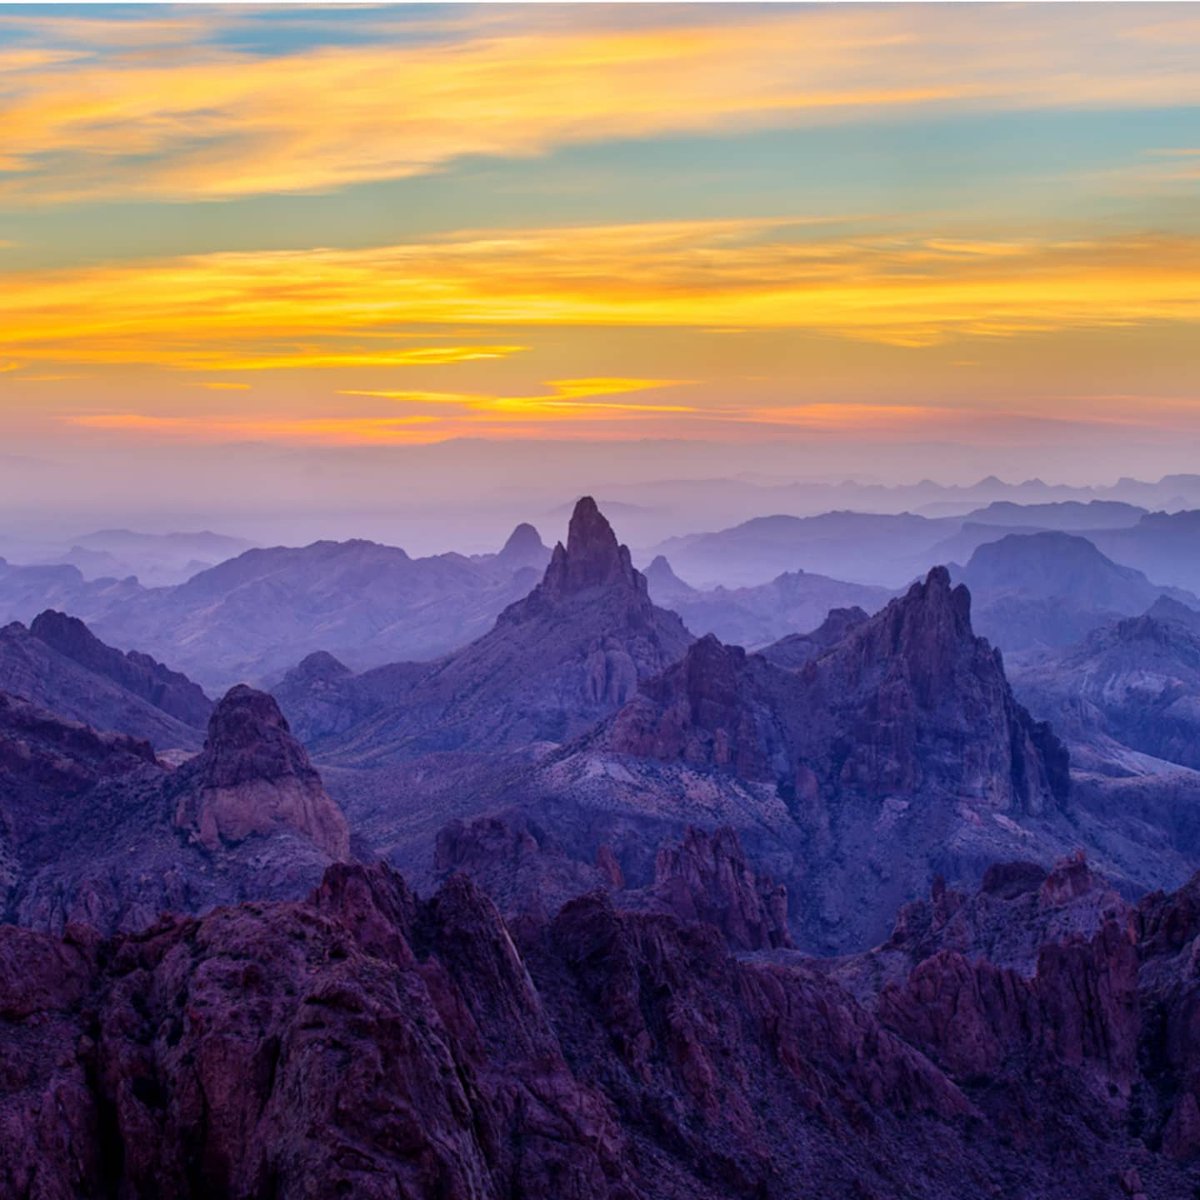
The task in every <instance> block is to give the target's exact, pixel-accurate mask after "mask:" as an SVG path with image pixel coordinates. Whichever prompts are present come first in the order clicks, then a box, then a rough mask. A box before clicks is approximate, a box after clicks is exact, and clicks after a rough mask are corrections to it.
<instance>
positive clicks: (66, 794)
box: [0, 689, 347, 933]
mask: <svg viewBox="0 0 1200 1200" xmlns="http://www.w3.org/2000/svg"><path fill="white" fill-rule="evenodd" d="M246 691H247V692H249V689H246ZM256 697H257V698H258V699H257V701H256V700H255V699H254V698H256ZM235 700H236V698H235ZM264 701H265V702H266V703H265V704H264V703H263V702H264ZM256 704H257V705H259V706H261V708H260V711H259V712H257V713H254V712H253V711H252V712H251V713H249V714H247V713H246V712H244V711H243V712H241V713H240V714H239V713H238V712H236V711H233V712H231V711H230V710H229V708H226V709H225V711H224V712H222V710H221V709H220V708H219V709H218V713H217V714H214V724H215V725H216V728H215V729H214V735H215V737H211V738H210V746H209V750H208V751H206V752H205V754H203V755H201V756H199V757H197V758H193V759H191V760H190V761H188V762H187V763H185V764H184V765H183V766H182V767H179V768H177V769H174V770H172V769H171V768H170V767H168V765H167V764H165V763H164V762H162V761H161V760H159V759H158V758H156V757H155V754H154V751H153V750H152V749H151V747H150V745H149V744H148V743H146V742H140V741H137V740H136V739H133V738H129V737H126V736H123V735H120V734H109V733H99V732H97V731H95V730H93V729H89V728H88V727H86V726H83V725H79V724H76V723H73V722H67V721H63V720H61V719H59V718H58V717H57V716H56V715H55V714H53V713H49V712H45V711H44V710H39V709H36V708H34V707H33V706H32V705H29V704H26V703H25V702H23V701H20V700H16V699H14V698H12V697H6V696H3V694H0V916H3V918H4V919H8V920H14V921H17V922H19V923H21V924H23V925H28V926H32V927H33V928H37V929H51V930H58V931H61V930H63V929H65V928H67V927H68V926H69V925H70V924H72V923H73V922H87V923H89V924H91V925H93V926H95V927H96V928H98V929H100V930H101V931H103V932H106V933H107V932H111V931H113V930H116V929H135V928H140V927H141V926H143V925H145V924H147V923H148V922H150V921H152V920H154V918H155V917H156V916H157V915H158V914H159V913H160V912H162V911H164V910H168V909H169V910H173V911H179V912H202V911H204V910H206V909H208V908H210V907H212V906H213V905H214V904H222V903H224V904H228V903H236V902H238V901H240V900H243V899H247V898H251V897H259V898H263V899H271V898H279V897H296V896H300V895H303V894H304V893H305V892H306V891H308V890H309V889H310V888H311V887H312V886H313V884H314V882H315V881H316V880H317V879H319V878H320V875H321V872H322V871H323V870H324V868H325V867H326V866H327V865H328V863H329V861H330V859H331V858H337V857H344V856H345V854H346V853H347V839H346V825H345V821H344V819H343V818H342V816H341V812H340V810H339V809H338V808H337V807H336V806H335V805H334V804H333V802H332V801H331V800H330V799H329V797H328V795H326V793H325V791H324V789H323V787H322V786H321V782H320V778H319V777H318V776H317V775H316V772H315V771H314V770H313V769H312V767H311V765H310V764H309V763H308V760H307V757H306V756H305V755H304V752H303V750H302V749H301V748H300V747H299V746H298V745H297V744H296V743H295V742H294V741H293V740H292V739H291V738H290V736H288V735H287V732H286V727H284V726H282V725H281V724H275V722H277V721H279V720H280V718H279V716H278V710H277V709H275V708H274V703H273V702H272V701H270V698H269V697H261V695H260V694H259V693H253V692H251V693H250V705H249V707H250V708H251V710H253V709H254V708H255V706H256ZM236 707H238V706H237V705H235V708H236ZM219 715H220V716H221V718H222V719H221V720H220V721H218V716H219ZM176 818H179V820H181V821H182V822H183V827H182V828H181V827H180V826H179V825H178V824H177V822H176ZM214 831H215V832H214ZM209 833H214V837H207V838H206V836H205V835H206V834H209Z"/></svg>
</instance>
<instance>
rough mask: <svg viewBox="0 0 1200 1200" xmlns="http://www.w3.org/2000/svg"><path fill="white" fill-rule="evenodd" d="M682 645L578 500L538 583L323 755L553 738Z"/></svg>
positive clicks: (486, 746)
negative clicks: (477, 635) (476, 637)
mask: <svg viewBox="0 0 1200 1200" xmlns="http://www.w3.org/2000/svg"><path fill="white" fill-rule="evenodd" d="M691 640H692V639H691V635H690V634H689V633H688V632H687V630H686V629H685V628H684V626H683V623H682V622H681V621H680V620H679V618H678V617H677V616H676V615H675V614H674V613H670V612H667V611H665V610H664V609H660V608H656V607H655V606H654V604H652V603H651V601H650V597H649V595H648V594H647V590H646V581H645V579H644V578H643V576H642V575H641V573H640V572H639V571H637V570H635V569H634V567H633V564H632V561H631V560H630V556H629V550H628V548H627V547H625V546H622V545H619V544H618V542H617V539H616V536H615V534H614V533H613V531H612V528H611V527H610V526H609V524H608V522H607V521H606V520H605V519H604V517H603V516H602V515H601V513H600V511H599V509H598V508H597V507H596V504H595V501H593V500H592V499H591V498H590V497H586V496H585V497H584V498H583V499H582V500H580V501H579V503H578V504H577V505H576V507H575V511H574V514H573V515H572V517H571V523H570V530H569V534H568V538H567V544H566V545H565V546H564V545H562V544H561V543H560V544H558V545H557V546H555V548H554V552H553V555H552V556H551V559H550V565H549V566H548V567H547V568H546V573H545V576H544V577H543V579H542V582H541V583H540V584H539V585H538V586H537V587H536V588H534V589H533V591H532V592H531V593H530V594H529V595H528V596H527V597H526V598H525V599H523V600H519V601H517V602H516V603H515V604H512V605H510V606H509V607H508V608H507V609H505V610H504V612H502V613H501V614H500V617H499V619H498V620H497V622H496V626H495V628H494V629H492V630H491V632H489V633H487V634H485V635H484V636H483V637H482V638H480V639H479V640H478V641H475V642H473V643H472V644H471V645H469V646H466V647H464V649H462V650H460V651H458V652H457V653H456V654H453V655H451V656H450V657H448V658H446V659H443V660H442V661H441V662H438V663H434V664H431V666H430V667H429V668H428V669H427V670H426V672H425V673H424V674H422V675H419V676H418V678H417V679H416V682H414V683H413V684H412V685H411V687H410V688H408V689H407V690H406V692H405V694H404V695H403V698H402V700H401V702H400V703H398V704H397V703H393V704H391V705H384V707H383V709H382V711H381V712H379V713H378V715H377V716H374V717H371V718H369V719H367V720H365V721H363V722H362V723H361V724H360V725H359V726H358V727H356V728H355V729H352V730H351V731H350V732H349V733H348V734H347V735H345V736H344V737H343V738H341V739H339V741H338V744H337V747H336V750H331V753H336V755H337V756H338V758H339V759H344V760H352V761H356V762H357V761H363V760H367V761H379V760H386V759H395V758H402V757H406V756H412V755H414V754H420V753H428V752H432V751H446V750H464V749H465V750H474V751H479V750H485V751H495V750H504V749H511V748H515V747H527V746H529V745H530V744H531V743H537V742H562V741H565V740H567V739H568V738H571V737H574V736H576V735H577V734H579V733H581V732H583V731H584V730H585V729H587V728H588V727H589V726H591V725H592V724H594V723H595V722H596V721H597V720H599V719H600V718H601V717H604V716H606V715H607V714H608V713H610V712H612V711H613V710H614V709H616V708H617V707H619V706H620V705H621V704H623V703H625V702H626V701H627V700H629V699H630V698H631V697H632V696H633V695H634V693H635V692H636V690H637V686H638V683H639V681H640V680H643V679H647V678H649V677H650V676H652V675H655V674H657V673H658V672H660V671H662V670H663V669H664V668H665V667H667V666H668V665H669V664H671V663H672V662H674V661H676V660H677V659H678V658H679V657H680V656H681V655H682V654H683V652H684V650H686V649H687V646H688V644H689V643H690V642H691ZM386 669H387V670H394V669H396V668H386ZM363 678H364V680H365V677H363Z"/></svg>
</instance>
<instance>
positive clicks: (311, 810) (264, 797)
mask: <svg viewBox="0 0 1200 1200" xmlns="http://www.w3.org/2000/svg"><path fill="white" fill-rule="evenodd" d="M175 782H176V786H177V790H178V798H177V800H176V806H175V818H174V819H175V824H176V825H177V826H178V827H179V828H180V829H182V830H185V831H186V832H187V834H188V835H189V837H190V838H192V839H193V840H194V841H195V842H196V843H197V844H198V845H200V846H203V847H204V848H205V849H206V850H217V849H219V848H220V847H221V846H223V845H236V844H237V843H239V842H243V841H245V840H246V839H247V838H249V837H252V836H255V835H259V836H262V835H267V834H271V833H273V832H275V831H277V830H280V829H286V830H290V831H291V832H293V833H298V834H301V835H302V836H304V837H306V838H308V839H309V840H310V841H311V842H312V843H313V844H314V845H315V846H317V847H318V848H319V849H321V850H323V851H324V852H325V853H326V854H328V855H329V856H330V857H331V858H334V859H344V858H346V857H347V856H348V855H349V851H350V834H349V829H348V827H347V825H346V819H345V817H344V816H343V815H342V812H341V809H339V808H338V806H337V805H336V804H335V803H334V802H333V800H331V799H330V797H329V794H328V793H327V792H326V791H325V787H324V784H322V782H321V777H320V775H318V774H317V772H316V770H315V769H314V767H313V765H312V763H311V762H309V758H308V755H307V753H306V752H305V750H304V747H303V746H301V745H300V743H299V742H297V741H296V739H295V738H293V737H292V735H291V731H290V729H289V728H288V723H287V721H286V720H285V719H284V717H283V714H282V713H281V712H280V711H279V706H278V705H277V704H276V703H275V700H274V698H273V697H271V696H269V695H267V694H266V693H265V692H258V691H255V690H254V689H253V688H249V687H246V686H245V685H239V686H238V687H235V688H233V689H231V690H230V691H229V692H228V693H227V694H226V695H225V697H224V698H223V699H222V700H221V702H220V703H219V704H218V705H217V707H216V709H215V711H214V712H213V715H212V719H211V720H210V721H209V725H208V738H207V739H206V741H205V743H204V751H203V753H202V754H200V755H199V756H198V757H197V758H196V759H194V760H193V761H192V762H190V763H188V764H186V765H185V766H184V767H183V768H181V769H180V771H179V773H178V776H177V779H176V781H175Z"/></svg>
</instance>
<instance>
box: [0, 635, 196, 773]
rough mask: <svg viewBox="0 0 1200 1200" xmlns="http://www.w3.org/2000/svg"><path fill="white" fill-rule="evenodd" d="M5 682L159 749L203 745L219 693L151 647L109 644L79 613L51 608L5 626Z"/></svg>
mask: <svg viewBox="0 0 1200 1200" xmlns="http://www.w3.org/2000/svg"><path fill="white" fill-rule="evenodd" d="M0 690H4V691H7V692H10V693H12V694H14V695H17V696H20V697H22V698H24V699H26V700H29V701H31V702H32V703H34V704H37V705H39V706H41V707H43V708H46V709H50V710H52V711H53V712H55V713H57V714H59V715H61V716H63V717H66V718H68V719H70V720H75V721H80V722H83V723H84V724H87V725H90V726H93V727H94V728H96V729H101V730H112V731H117V732H120V733H125V734H129V735H131V736H133V737H137V738H142V739H145V740H146V741H148V742H150V743H152V744H153V745H154V746H155V747H156V748H157V749H158V750H197V749H199V747H200V743H201V742H202V740H203V732H202V730H203V728H204V725H205V724H206V723H207V721H208V717H209V715H210V713H211V712H212V701H211V700H209V698H208V697H207V696H206V695H205V694H204V692H203V691H202V690H201V689H200V688H199V687H198V686H197V685H196V684H194V683H192V681H191V680H190V679H188V678H187V677H186V676H184V675H181V674H179V673H178V672H176V671H172V670H170V669H168V668H167V667H164V666H163V665H162V664H161V663H158V662H156V661H155V660H154V659H152V658H150V657H149V656H148V655H145V654H138V653H129V654H122V653H121V652H120V651H119V650H114V649H112V647H110V646H106V645H105V644H104V643H103V642H101V641H100V640H99V639H98V638H97V637H95V635H94V634H92V632H91V631H90V630H89V629H88V628H87V626H86V625H85V624H84V623H83V622H82V621H79V620H77V619H76V618H74V617H68V616H66V615H65V614H63V613H58V612H53V611H47V612H44V613H41V614H40V615H39V616H38V617H37V618H36V619H35V620H34V621H33V622H32V624H31V626H30V628H29V629H26V628H25V626H23V625H21V624H19V623H18V622H13V623H12V624H9V625H7V626H5V627H3V628H0Z"/></svg>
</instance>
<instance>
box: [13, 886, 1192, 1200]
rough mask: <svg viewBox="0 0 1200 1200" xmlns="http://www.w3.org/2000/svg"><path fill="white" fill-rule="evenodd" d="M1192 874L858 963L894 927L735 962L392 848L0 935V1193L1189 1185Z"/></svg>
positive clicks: (605, 903)
mask: <svg viewBox="0 0 1200 1200" xmlns="http://www.w3.org/2000/svg"><path fill="white" fill-rule="evenodd" d="M1020 875H1021V872H1019V871H1018V872H1016V873H1015V874H1014V873H1013V872H1011V871H1010V872H1008V873H1007V874H1005V880H1007V881H1008V882H1006V883H1004V884H1003V886H1001V891H1004V890H1005V889H1006V888H1007V887H1009V886H1010V884H1011V885H1012V886H1017V884H1016V883H1015V880H1016V879H1017V878H1018V877H1019V876H1020ZM1010 876H1012V878H1011V879H1010V878H1009V877H1010ZM1198 886H1200V885H1197V884H1193V885H1191V886H1190V887H1189V888H1188V889H1184V890H1183V891H1182V892H1181V893H1179V894H1177V895H1175V896H1162V895H1159V896H1155V897H1151V898H1149V899H1148V900H1147V901H1146V902H1145V903H1144V904H1143V905H1142V906H1141V907H1140V910H1137V911H1134V910H1131V909H1129V908H1128V907H1125V908H1124V910H1123V914H1122V915H1123V917H1124V920H1123V921H1121V920H1116V919H1107V920H1105V921H1104V922H1103V923H1102V924H1101V925H1100V926H1099V927H1098V928H1096V929H1095V930H1094V931H1092V932H1079V933H1075V934H1069V935H1065V936H1064V937H1062V938H1060V939H1059V940H1048V941H1046V942H1045V943H1044V944H1042V945H1041V946H1040V948H1039V950H1038V953H1037V956H1036V963H1035V965H1034V967H1033V968H1032V970H1031V971H1030V972H1026V971H1022V970H1017V969H1014V968H1013V967H1009V966H1000V965H996V964H993V963H991V962H988V961H987V960H986V959H984V958H982V957H980V956H979V954H978V948H977V947H974V946H971V945H967V946H965V947H964V948H963V949H962V950H950V949H938V950H935V951H933V952H932V953H931V954H930V955H929V956H927V957H924V958H921V959H920V961H916V962H909V963H908V964H907V965H906V966H905V967H904V968H903V970H902V972H901V974H900V975H899V976H898V977H896V978H887V979H884V980H883V981H882V982H881V983H878V984H874V983H872V982H871V980H872V978H873V977H872V969H871V964H872V963H873V962H874V961H875V960H876V959H877V958H878V957H879V955H881V954H882V955H891V956H893V957H894V956H895V955H896V954H897V953H898V951H896V950H881V951H873V952H871V953H869V954H867V955H864V956H860V957H859V959H857V960H855V961H844V962H842V963H840V964H833V965H832V969H831V964H822V963H820V962H817V961H813V960H806V959H804V958H802V957H801V956H799V955H797V954H795V952H792V951H787V950H774V951H770V950H767V951H759V952H758V953H756V954H754V955H751V956H748V957H747V956H742V957H734V956H733V955H731V953H730V949H729V948H728V946H727V945H726V944H725V942H724V940H723V939H722V938H721V936H720V935H719V933H718V932H717V930H716V929H715V928H713V927H712V926H706V925H703V924H695V923H690V922H681V921H679V920H678V919H677V918H675V917H674V916H671V915H666V914H663V913H655V912H634V911H628V910H625V911H622V910H621V909H619V908H617V907H615V906H614V902H613V899H612V898H611V897H609V896H607V895H605V894H603V893H601V892H592V893H589V894H587V895H584V896H580V897H578V898H576V899H573V900H571V901H569V902H567V903H566V904H564V905H563V906H562V908H561V909H560V910H559V911H558V913H557V914H556V915H554V916H553V917H552V918H548V919H546V920H536V921H529V920H526V921H523V922H522V923H520V924H519V925H517V926H512V927H506V925H505V923H504V921H503V920H502V918H501V917H500V915H499V914H498V912H497V911H496V909H495V907H494V906H493V905H492V904H491V902H490V901H489V900H488V899H487V898H486V897H485V896H484V895H483V894H482V893H481V892H480V891H479V890H478V889H477V888H476V887H475V886H474V885H473V884H472V883H470V882H469V881H468V880H467V879H466V877H464V876H462V875H455V876H453V877H451V878H450V879H448V880H447V882H446V883H445V884H444V885H443V886H442V888H441V889H440V890H439V891H438V892H437V894H436V895H434V896H433V898H432V899H430V900H428V901H422V900H420V899H419V898H418V897H417V896H416V895H414V894H413V893H412V892H411V891H410V890H409V888H408V887H407V886H406V885H405V884H404V882H403V880H402V879H401V878H400V877H399V876H397V875H396V874H395V873H394V872H392V871H391V870H390V869H389V868H387V867H385V866H382V865H380V866H374V867H359V866H334V867H331V868H330V869H329V870H328V871H327V872H326V874H325V877H324V880H323V882H322V883H321V885H320V887H319V888H318V889H317V890H316V891H315V892H314V893H313V894H312V895H311V896H310V898H309V899H308V900H306V901H304V902H302V903H270V904H264V903H254V904H246V905H242V906H239V907H231V908H224V909H221V910H219V911H217V912H214V913H212V914H211V915H209V916H207V917H204V918H202V919H199V920H197V919H195V918H183V917H168V918H164V919H163V920H161V921H159V922H158V923H156V924H155V925H153V926H151V927H150V928H148V929H146V930H144V931H142V932H139V933H135V934H129V935H124V936H121V937H118V938H116V939H114V940H112V941H110V942H100V941H98V940H97V939H96V938H95V936H94V935H88V934H87V933H86V932H85V931H83V930H80V929H72V930H71V931H69V932H68V935H67V937H66V938H65V939H63V940H59V939H57V938H52V937H48V936H46V935H41V934H34V933H31V932H29V931H27V930H21V929H15V928H12V927H0V1045H2V1046H3V1047H4V1050H3V1055H2V1056H0V1131H2V1132H3V1136H4V1146H5V1154H4V1155H3V1156H2V1157H0V1194H3V1195H5V1196H8V1195H13V1196H27V1195H28V1196H39V1197H54V1198H58V1197H62V1198H63V1200H67V1198H75V1200H93V1198H94V1200H100V1197H104V1196H109V1195H113V1194H117V1195H121V1196H126V1197H130V1198H131V1200H139V1198H142V1197H145V1198H149V1197H152V1196H162V1195H169V1196H172V1197H177V1198H178V1200H200V1198H201V1197H211V1196H230V1197H242V1198H246V1200H249V1198H251V1197H262V1196H268V1195H269V1196H273V1197H276V1198H277V1200H293V1198H300V1197H308V1196H312V1195H314V1194H315V1195H321V1196H324V1195H331V1196H333V1195H353V1196H363V1197H369V1198H374V1197H378V1198H383V1197H388V1198H398V1197H405V1198H411V1200H425V1198H427V1197H428V1198H432V1197H434V1196H474V1197H479V1198H480V1200H500V1198H501V1197H510V1196H537V1197H541V1196H556V1197H557V1196H562V1197H566V1198H568V1200H594V1198H596V1197H604V1198H607V1200H677V1198H678V1197H682V1196H688V1197H698V1198H700V1200H729V1198H731V1197H735V1196H737V1197H741V1196H762V1197H771V1198H773V1200H801V1198H802V1197H809V1196H812V1195H814V1194H818V1195H829V1196H857V1197H862V1198H864V1200H868V1198H873V1200H884V1198H885V1197H892V1196H921V1197H922V1198H923V1200H960V1198H961V1197H962V1196H963V1194H964V1190H963V1189H964V1188H969V1189H970V1191H971V1193H972V1194H979V1195H981V1196H993V1197H1000V1196H1022V1197H1030V1198H1033V1197H1038V1198H1039V1200H1041V1198H1045V1200H1077V1198H1078V1197H1079V1196H1082V1195H1086V1196H1089V1197H1091V1196H1095V1197H1097V1198H1100V1200H1118V1198H1120V1197H1129V1196H1133V1195H1138V1194H1141V1193H1142V1192H1143V1191H1144V1192H1145V1194H1147V1195H1153V1196H1154V1197H1156V1200H1191V1197H1192V1196H1193V1195H1194V1192H1195V1188H1196V1186H1197V1184H1198V1183H1200V1154H1198V1152H1200V1143H1198V1142H1197V1140H1196V1129H1197V1126H1196V1122H1195V1112H1196V1111H1197V1109H1198V1101H1197V1097H1196V1093H1195V1083H1196V1075H1195V1063H1194V1061H1193V1060H1194V1058H1195V1047H1196V1039H1195V1038H1194V1037H1193V1036H1192V1035H1191V1029H1192V1025H1193V1022H1194V1015H1193V1014H1194V1013H1195V1011H1196V1002H1195V997H1196V989H1197V986H1198V985H1197V984H1196V982H1195V971H1194V947H1195V945H1196V938H1197V935H1198V934H1200V925H1198V924H1197V920H1198V916H1197V914H1198V913H1200V903H1197V900H1196V895H1197V887H1198ZM1021 888H1023V884H1022V885H1020V887H1019V890H1018V895H1016V896H1014V897H1011V898H1009V899H1005V898H1003V897H1002V896H1001V895H1000V894H999V893H998V892H994V893H993V895H992V899H991V901H989V903H990V904H991V905H992V907H993V908H994V909H996V910H997V914H999V910H1000V908H1001V907H1002V906H1003V905H1005V904H1015V905H1017V906H1018V909H1017V910H1014V913H1013V917H1012V919H1014V920H1019V919H1021V917H1020V914H1021V913H1024V912H1025V909H1024V908H1021V905H1022V904H1023V901H1022V899H1021V897H1024V896H1027V895H1028V894H1029V893H1028V891H1027V890H1021ZM971 903H972V901H971V899H970V898H968V897H963V898H962V904H963V905H967V906H969V905H970V904H971ZM1080 903H1086V895H1085V894H1084V893H1081V894H1080V895H1077V896H1074V897H1072V898H1069V899H1067V900H1065V901H1064V904H1065V905H1066V906H1067V907H1070V906H1071V905H1075V904H1080ZM995 919H996V920H1000V919H1001V917H1000V916H999V915H997V916H996V918H995ZM848 969H854V970H857V972H858V979H859V983H858V990H859V992H860V993H861V996H860V998H858V999H856V998H855V997H854V996H853V995H851V993H850V991H848V990H847V989H846V987H844V986H842V984H841V983H840V982H839V981H838V978H837V975H838V972H839V971H845V970H848ZM876 975H878V973H876ZM314 1181H317V1190H316V1191H315V1192H314Z"/></svg>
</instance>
